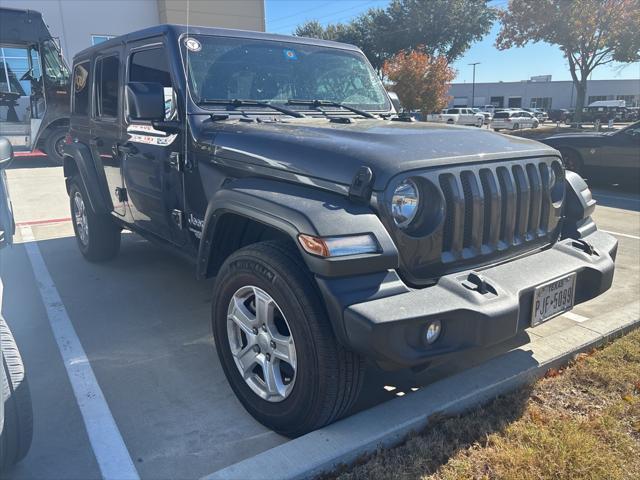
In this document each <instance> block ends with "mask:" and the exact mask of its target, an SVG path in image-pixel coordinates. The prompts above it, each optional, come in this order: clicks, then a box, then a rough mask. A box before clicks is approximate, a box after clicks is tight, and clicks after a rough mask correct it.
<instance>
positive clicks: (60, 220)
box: [16, 217, 71, 227]
mask: <svg viewBox="0 0 640 480" xmlns="http://www.w3.org/2000/svg"><path fill="white" fill-rule="evenodd" d="M70 221H71V217H67V218H49V219H45V220H31V221H28V222H16V227H26V226H29V225H47V224H49V223H64V222H70Z"/></svg>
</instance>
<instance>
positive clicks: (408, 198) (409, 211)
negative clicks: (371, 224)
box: [391, 178, 420, 228]
mask: <svg viewBox="0 0 640 480" xmlns="http://www.w3.org/2000/svg"><path fill="white" fill-rule="evenodd" d="M419 202H420V193H419V191H418V186H417V185H416V184H415V183H414V182H413V180H410V179H408V178H407V179H406V180H404V181H403V182H402V183H401V184H400V185H398V186H397V187H396V190H395V191H394V192H393V197H392V198H391V214H392V215H393V220H394V221H395V222H396V225H398V227H400V228H405V227H407V226H408V225H409V224H410V223H411V221H412V220H413V218H414V217H415V216H416V213H417V212H418V203H419Z"/></svg>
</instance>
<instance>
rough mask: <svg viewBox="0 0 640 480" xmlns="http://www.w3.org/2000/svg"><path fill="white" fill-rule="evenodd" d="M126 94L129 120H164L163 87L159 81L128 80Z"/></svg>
mask: <svg viewBox="0 0 640 480" xmlns="http://www.w3.org/2000/svg"><path fill="white" fill-rule="evenodd" d="M126 96H127V105H128V108H129V119H130V120H148V121H152V122H153V121H162V120H164V88H163V87H162V85H161V84H160V83H151V82H129V83H127V86H126Z"/></svg>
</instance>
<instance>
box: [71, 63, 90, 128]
mask: <svg viewBox="0 0 640 480" xmlns="http://www.w3.org/2000/svg"><path fill="white" fill-rule="evenodd" d="M88 79H89V62H85V63H80V64H78V65H76V66H75V68H74V69H73V113H74V114H75V115H84V116H87V115H89V82H88Z"/></svg>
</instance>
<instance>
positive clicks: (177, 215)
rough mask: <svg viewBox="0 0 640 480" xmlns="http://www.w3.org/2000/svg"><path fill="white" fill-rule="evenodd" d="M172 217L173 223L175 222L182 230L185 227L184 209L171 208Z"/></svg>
mask: <svg viewBox="0 0 640 480" xmlns="http://www.w3.org/2000/svg"><path fill="white" fill-rule="evenodd" d="M171 218H172V219H173V223H175V224H176V225H177V226H178V228H179V229H180V230H182V229H183V228H184V214H183V213H182V210H177V209H174V210H171Z"/></svg>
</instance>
